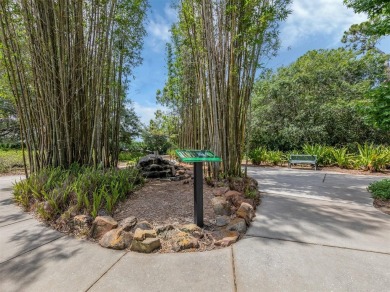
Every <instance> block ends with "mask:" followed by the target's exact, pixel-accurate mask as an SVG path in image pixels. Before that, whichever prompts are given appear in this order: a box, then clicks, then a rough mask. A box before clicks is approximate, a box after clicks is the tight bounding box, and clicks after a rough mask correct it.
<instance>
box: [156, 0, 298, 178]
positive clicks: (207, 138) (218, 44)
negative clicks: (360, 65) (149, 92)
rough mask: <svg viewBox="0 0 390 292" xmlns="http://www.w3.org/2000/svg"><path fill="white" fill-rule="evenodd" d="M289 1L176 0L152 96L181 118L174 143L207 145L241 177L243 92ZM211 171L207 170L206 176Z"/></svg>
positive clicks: (273, 41)
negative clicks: (164, 67)
mask: <svg viewBox="0 0 390 292" xmlns="http://www.w3.org/2000/svg"><path fill="white" fill-rule="evenodd" d="M290 2H291V1H290V0H246V1H241V0H212V1H210V0H181V1H180V5H179V22H178V24H177V25H175V26H174V27H173V29H172V32H173V48H172V47H170V46H169V47H168V62H171V64H168V81H167V84H166V86H165V88H164V91H163V95H162V96H160V97H159V100H160V101H161V102H162V103H165V104H166V105H169V106H171V107H174V108H175V109H176V110H178V112H179V115H180V116H181V121H182V123H181V125H180V128H181V129H180V130H179V137H180V146H181V147H188V148H198V149H199V148H201V149H203V148H208V149H211V150H214V151H215V152H216V153H217V154H218V155H220V156H221V157H222V159H223V164H222V172H223V173H225V174H226V175H229V176H239V175H241V160H242V154H241V153H242V152H243V150H244V144H245V142H244V141H245V132H246V125H247V114H248V108H249V104H250V96H251V92H252V88H253V84H254V80H255V76H256V72H257V69H258V68H259V65H260V61H261V58H263V57H269V56H271V55H273V54H274V53H275V52H276V50H277V48H278V46H279V41H278V24H279V22H280V21H282V20H284V19H285V18H286V17H287V15H288V14H289V10H288V8H287V7H288V4H289V3H290ZM217 172H218V169H217V168H215V169H214V175H215V174H216V173H217Z"/></svg>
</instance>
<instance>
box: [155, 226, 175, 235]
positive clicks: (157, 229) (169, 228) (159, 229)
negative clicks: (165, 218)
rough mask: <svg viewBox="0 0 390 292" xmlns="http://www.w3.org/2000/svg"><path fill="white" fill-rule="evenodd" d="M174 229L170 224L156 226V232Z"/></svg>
mask: <svg viewBox="0 0 390 292" xmlns="http://www.w3.org/2000/svg"><path fill="white" fill-rule="evenodd" d="M173 229H175V227H173V225H172V224H167V225H160V226H157V227H156V233H157V234H160V233H163V232H167V231H170V230H173Z"/></svg>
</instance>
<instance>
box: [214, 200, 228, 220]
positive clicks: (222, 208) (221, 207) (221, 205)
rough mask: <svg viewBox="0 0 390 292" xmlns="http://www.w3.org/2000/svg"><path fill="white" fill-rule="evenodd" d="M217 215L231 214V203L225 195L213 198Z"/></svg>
mask: <svg viewBox="0 0 390 292" xmlns="http://www.w3.org/2000/svg"><path fill="white" fill-rule="evenodd" d="M211 203H212V205H213V209H214V213H215V215H219V216H223V215H226V216H229V215H230V214H231V209H230V207H231V203H230V202H229V201H227V200H226V199H225V198H224V197H214V198H212V199H211Z"/></svg>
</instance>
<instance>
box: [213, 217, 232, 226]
mask: <svg viewBox="0 0 390 292" xmlns="http://www.w3.org/2000/svg"><path fill="white" fill-rule="evenodd" d="M215 221H216V222H215V224H216V225H217V226H219V227H222V226H226V225H228V224H229V223H230V217H228V216H216V217H215Z"/></svg>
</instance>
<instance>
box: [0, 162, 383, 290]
mask: <svg viewBox="0 0 390 292" xmlns="http://www.w3.org/2000/svg"><path fill="white" fill-rule="evenodd" d="M249 174H250V175H251V176H253V177H255V178H256V179H258V181H259V183H260V189H261V191H262V192H264V197H263V202H262V205H261V206H260V207H259V208H258V210H257V217H256V219H255V221H254V222H253V225H252V227H251V228H250V229H249V230H248V233H247V236H246V238H244V239H242V240H241V241H239V242H238V243H237V244H235V245H234V246H233V247H230V248H225V249H221V250H215V251H211V252H203V253H182V254H152V255H144V254H137V253H133V252H128V253H126V252H120V251H113V250H108V249H103V248H100V247H99V246H98V245H95V244H92V243H90V242H88V241H83V240H77V239H74V238H70V237H67V236H64V235H63V234H61V233H59V232H56V231H54V230H52V229H50V228H48V227H46V226H44V225H43V224H41V223H39V222H38V221H36V220H35V219H34V218H33V217H32V216H31V215H29V214H26V213H24V212H22V211H21V210H20V209H19V208H18V207H16V206H14V204H13V202H12V195H11V188H12V183H13V182H14V181H15V180H17V179H19V178H18V177H0V291H110V290H112V291H183V290H185V291H330V290H332V291H385V290H388V287H390V216H388V215H385V214H382V213H381V212H379V211H377V210H376V209H375V208H373V207H372V205H371V204H372V200H371V198H370V195H369V193H367V191H366V189H365V188H366V187H367V185H368V184H369V183H370V182H372V181H374V180H377V179H380V178H375V177H368V176H350V175H342V174H331V173H328V174H327V175H326V177H325V176H324V174H325V173H324V172H313V171H302V170H300V171H298V170H288V169H275V168H251V169H250V170H249Z"/></svg>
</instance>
